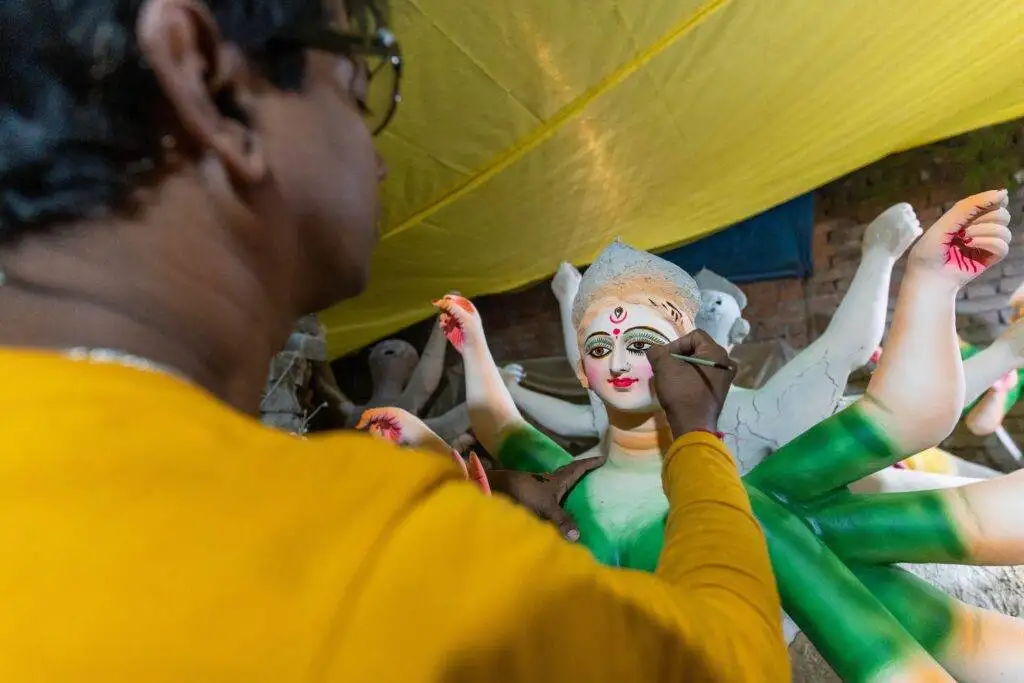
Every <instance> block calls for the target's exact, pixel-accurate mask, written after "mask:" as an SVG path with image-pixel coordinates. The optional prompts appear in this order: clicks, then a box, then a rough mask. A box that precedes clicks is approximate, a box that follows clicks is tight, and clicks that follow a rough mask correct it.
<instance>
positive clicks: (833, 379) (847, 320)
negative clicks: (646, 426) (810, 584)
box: [503, 204, 921, 472]
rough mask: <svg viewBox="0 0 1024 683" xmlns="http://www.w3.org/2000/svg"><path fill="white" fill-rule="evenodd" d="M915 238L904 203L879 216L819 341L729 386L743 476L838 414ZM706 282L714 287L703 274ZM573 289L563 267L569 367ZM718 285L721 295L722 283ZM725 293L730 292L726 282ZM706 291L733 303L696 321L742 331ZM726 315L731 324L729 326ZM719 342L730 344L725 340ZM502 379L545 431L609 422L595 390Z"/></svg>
mask: <svg viewBox="0 0 1024 683" xmlns="http://www.w3.org/2000/svg"><path fill="white" fill-rule="evenodd" d="M920 234H921V227H920V223H919V222H918V220H917V217H916V215H915V214H914V210H913V209H912V208H911V207H910V205H909V204H897V205H895V206H892V207H890V208H889V209H887V210H886V211H885V212H883V213H882V214H881V215H880V216H878V218H876V219H875V220H874V221H873V222H872V223H871V224H870V225H869V226H868V229H867V230H866V232H865V234H864V242H863V251H862V257H861V262H860V265H859V266H858V268H857V272H856V274H855V275H854V278H853V281H852V282H851V283H850V287H849V290H848V291H847V293H846V295H845V296H844V297H843V300H842V302H841V304H840V305H839V308H838V309H837V310H836V312H835V315H833V317H832V320H831V321H830V322H829V325H828V327H827V328H826V329H825V331H824V332H823V333H822V335H821V336H820V337H818V339H816V340H815V341H814V342H813V343H812V344H810V346H808V347H807V348H806V349H804V350H803V351H801V352H800V353H799V354H797V356H796V357H795V358H794V359H793V360H792V361H790V362H789V363H787V364H786V365H784V366H783V367H782V368H781V369H780V370H779V371H778V372H777V373H776V374H775V375H773V376H772V377H771V378H770V379H769V380H768V381H767V382H766V383H765V385H764V386H763V387H761V388H759V389H756V390H752V389H743V388H740V387H733V390H732V391H731V392H730V393H729V396H728V398H727V399H726V403H725V407H724V409H723V410H722V416H721V419H720V421H719V425H720V429H721V430H722V431H723V432H724V433H725V441H726V444H727V445H728V446H729V450H730V451H732V453H733V456H734V457H735V458H736V459H737V461H738V463H739V465H740V469H741V471H744V472H745V471H747V470H749V469H750V468H751V467H753V466H754V465H756V464H757V463H758V462H760V461H761V460H763V459H764V458H765V457H766V456H767V455H768V454H769V453H771V452H772V451H774V450H775V449H777V448H778V447H780V446H782V445H783V444H785V443H786V442H788V441H789V440H790V439H792V438H793V437H795V436H796V435H797V434H800V433H801V432H803V431H806V430H807V429H809V428H810V427H811V426H813V425H815V424H817V423H818V422H820V421H821V420H823V419H824V418H825V417H827V416H829V415H831V414H832V413H834V412H835V411H836V410H837V408H838V407H839V405H840V400H841V399H842V397H843V392H844V391H845V389H846V384H847V380H848V378H849V376H850V374H851V373H852V372H853V371H854V370H856V369H858V368H860V367H862V366H863V365H865V364H866V363H867V362H868V359H869V358H870V357H871V354H872V352H873V351H874V349H875V348H876V347H877V346H878V344H879V342H880V341H881V339H882V333H883V332H884V329H885V317H886V311H887V309H888V301H889V282H890V278H891V275H892V268H893V265H894V264H895V263H896V260H897V259H899V258H900V257H901V256H902V255H903V253H904V252H905V251H906V250H907V248H908V247H909V246H910V244H911V243H912V242H913V241H914V240H915V239H916V238H917V237H918V235H920ZM715 277H716V278H717V276H715ZM704 279H705V282H711V281H712V278H711V277H709V276H707V275H705V278H704ZM717 280H718V281H722V280H723V279H722V278H717ZM726 282H727V281H726ZM579 283H580V275H579V273H578V272H577V271H576V269H575V268H573V267H572V266H571V265H569V264H563V265H562V267H561V268H560V269H559V271H558V273H557V274H556V275H555V279H554V281H553V282H552V289H553V290H554V292H555V296H556V298H557V299H558V302H559V310H560V313H561V318H562V332H563V339H564V343H565V349H566V356H567V357H568V360H569V363H570V365H572V366H573V367H577V366H578V365H579V363H580V353H579V347H578V345H577V342H576V334H577V330H576V326H575V325H574V324H573V322H572V307H573V301H574V300H575V298H576V296H577V291H578V288H579ZM698 286H699V285H698ZM719 287H722V288H723V289H724V286H722V285H721V284H719ZM729 289H730V291H733V290H735V289H736V288H735V286H734V285H731V284H730V285H729ZM709 291H710V292H713V294H711V295H710V296H709V299H711V300H712V301H715V300H718V299H722V300H723V301H726V302H727V300H728V299H729V298H733V302H732V303H728V302H727V304H726V305H723V306H722V307H721V308H719V310H718V311H717V312H716V315H708V311H707V310H705V315H704V316H702V315H701V314H700V312H698V315H697V319H698V320H700V319H709V320H714V319H715V317H717V318H719V320H717V321H716V323H717V324H716V325H714V326H713V327H712V329H709V330H706V331H708V332H709V334H711V335H712V336H713V337H716V336H717V337H718V338H717V339H716V340H717V341H719V343H721V341H723V339H721V337H722V333H721V330H723V329H728V330H729V332H733V331H734V330H735V331H737V332H738V331H740V330H742V324H741V323H739V322H738V321H739V320H742V318H740V317H739V311H740V310H741V306H740V305H739V304H740V302H739V301H738V300H736V299H735V293H730V291H720V290H716V289H711V290H709ZM744 299H745V297H744ZM744 303H745V301H744ZM733 304H735V306H734V305H733ZM730 311H731V312H732V313H731V315H732V317H733V322H731V323H730V322H728V316H729V313H730ZM727 334H728V333H727ZM737 336H738V335H737ZM725 341H730V343H732V340H731V339H729V338H728V336H727V337H726V339H725ZM726 348H729V346H728V345H726ZM503 376H504V377H505V380H506V382H507V384H508V385H509V391H510V392H511V394H512V397H513V399H514V400H515V402H516V405H518V406H519V407H520V408H522V410H523V411H524V412H525V413H526V414H527V415H529V416H530V418H532V419H534V420H536V421H537V423H538V424H540V425H541V426H543V427H544V428H545V429H547V430H548V431H551V432H554V433H556V434H562V435H566V436H593V437H598V438H600V437H601V436H602V435H603V434H605V433H606V431H607V424H608V418H607V415H606V414H605V408H604V404H602V403H601V401H600V399H599V398H597V396H596V394H594V392H591V393H590V406H589V407H588V406H580V405H575V404H572V403H568V402H566V401H561V400H559V399H556V398H552V397H550V396H544V395H543V394H538V393H537V392H534V391H530V390H529V389H526V388H524V387H522V386H519V385H518V382H519V380H521V379H522V372H521V368H519V367H518V366H509V367H507V368H506V369H505V370H504V371H503Z"/></svg>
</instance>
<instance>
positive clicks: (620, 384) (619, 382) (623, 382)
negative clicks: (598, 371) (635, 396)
mask: <svg viewBox="0 0 1024 683" xmlns="http://www.w3.org/2000/svg"><path fill="white" fill-rule="evenodd" d="M639 381H640V380H638V379H637V378H635V377H612V378H611V379H610V380H608V384H611V385H612V386H613V387H615V388H616V389H629V388H630V387H631V386H633V385H634V384H636V383H637V382H639Z"/></svg>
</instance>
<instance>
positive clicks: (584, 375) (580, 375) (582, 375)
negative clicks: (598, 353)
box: [576, 358, 590, 389]
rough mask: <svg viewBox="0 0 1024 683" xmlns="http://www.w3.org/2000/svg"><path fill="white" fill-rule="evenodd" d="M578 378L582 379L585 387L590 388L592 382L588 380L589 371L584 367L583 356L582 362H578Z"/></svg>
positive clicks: (581, 381)
mask: <svg viewBox="0 0 1024 683" xmlns="http://www.w3.org/2000/svg"><path fill="white" fill-rule="evenodd" d="M576 379H578V380H579V381H580V384H582V385H583V388H584V389H589V388H590V382H588V381H587V373H586V371H585V370H584V369H583V359H582V358H581V359H580V362H579V363H577V364H576Z"/></svg>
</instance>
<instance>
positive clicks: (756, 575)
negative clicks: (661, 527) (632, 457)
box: [359, 433, 789, 683]
mask: <svg viewBox="0 0 1024 683" xmlns="http://www.w3.org/2000/svg"><path fill="white" fill-rule="evenodd" d="M663 481H664V484H665V492H666V495H667V496H668V499H669V502H670V512H669V516H668V521H667V525H666V532H665V545H664V550H663V552H662V558H661V563H660V565H659V567H658V569H657V572H656V573H654V574H646V573H642V572H635V571H622V570H617V569H612V568H609V567H604V566H601V565H599V564H597V563H596V562H595V561H594V560H593V559H592V558H591V556H590V554H589V553H588V552H587V551H586V550H585V549H584V548H581V547H576V546H573V545H570V544H567V543H565V542H564V541H563V540H562V539H561V538H559V536H558V533H557V532H556V531H555V530H554V529H553V528H551V527H549V526H548V525H545V524H542V523H540V522H538V521H537V520H536V519H534V518H533V517H532V515H530V514H529V513H527V512H526V511H525V510H523V509H521V508H518V507H516V506H513V505H511V504H509V503H507V502H506V501H502V500H500V499H497V498H493V497H492V498H490V499H488V498H485V497H483V496H480V495H479V493H478V492H477V491H475V490H473V489H472V487H468V486H465V485H461V484H456V483H451V484H447V485H445V486H442V487H440V488H438V489H435V490H434V491H433V492H432V493H430V494H429V495H428V496H427V497H426V498H425V499H423V500H422V501H421V502H420V503H419V504H418V505H417V506H416V508H415V509H414V511H413V512H412V514H411V515H410V516H409V517H408V518H406V519H405V520H404V521H403V522H402V524H401V525H399V526H398V527H396V532H395V534H394V535H393V536H392V537H391V539H390V540H389V542H388V543H387V548H386V549H385V550H384V551H383V552H382V553H381V555H380V557H379V559H378V560H376V566H377V567H378V568H379V569H378V570H377V571H376V572H375V573H374V576H373V577H372V580H371V581H370V582H369V585H368V586H367V589H368V590H369V592H368V593H364V595H363V596H362V597H361V599H360V601H359V602H360V604H364V605H367V606H368V608H369V607H370V606H374V607H373V608H374V609H378V610H379V609H381V604H385V605H387V604H401V603H402V600H401V599H400V597H399V596H401V595H403V594H406V593H408V594H411V595H417V600H418V602H420V603H424V604H426V603H429V604H430V605H434V604H436V605H437V607H438V609H436V610H432V609H422V608H421V609H409V610H403V612H402V615H401V621H402V629H403V631H404V632H406V633H409V634H416V635H415V637H414V638H412V640H411V641H410V643H409V645H408V646H407V647H403V652H402V655H403V657H405V658H408V659H409V660H410V663H409V666H410V668H414V667H415V668H418V669H420V670H426V669H429V668H431V666H434V667H436V666H437V664H436V663H434V664H433V665H431V662H433V661H434V657H436V656H438V655H437V654H436V652H431V651H430V649H429V648H426V647H425V644H426V643H429V644H430V647H431V648H433V649H434V650H437V649H441V648H443V649H444V654H443V656H442V658H443V660H444V665H443V670H444V671H445V672H446V674H447V676H448V677H449V679H450V680H488V681H494V682H495V683H505V682H511V681H523V682H527V681H529V682H531V683H532V682H534V681H541V680H544V681H548V680H550V681H554V680H563V681H590V682H593V683H603V682H608V683H621V681H655V680H694V681H696V680H700V681H711V682H716V683H717V682H721V683H773V682H775V681H787V680H789V663H788V659H787V656H786V650H785V645H784V643H783V639H782V631H781V624H780V615H781V608H780V605H779V599H778V596H777V593H776V590H775V584H774V579H773V576H772V571H771V566H770V564H769V560H768V554H767V549H766V546H765V541H764V538H763V536H762V534H761V531H760V528H759V527H758V525H757V523H756V522H755V521H754V518H753V516H752V514H751V511H750V504H749V502H748V500H747V496H746V494H745V492H744V490H743V487H742V485H741V484H740V480H739V476H738V474H737V472H736V469H735V466H734V465H733V463H732V461H731V459H730V457H729V455H728V453H727V451H726V450H725V447H724V446H723V445H722V444H721V442H720V441H718V439H716V438H715V437H713V436H711V435H709V434H702V433H692V434H688V435H686V436H684V437H682V438H681V439H679V440H678V441H677V442H676V443H675V444H674V445H673V447H672V448H671V449H670V451H669V453H668V455H667V456H666V462H665V468H664V474H663ZM378 592H380V598H381V601H382V602H378V601H377V600H376V598H377V593H378ZM442 606H443V608H442ZM420 607H423V605H420ZM370 635H371V634H363V636H360V637H369V636H370Z"/></svg>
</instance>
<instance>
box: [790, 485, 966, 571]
mask: <svg viewBox="0 0 1024 683" xmlns="http://www.w3.org/2000/svg"><path fill="white" fill-rule="evenodd" d="M807 521H808V522H809V523H810V525H811V528H813V529H815V530H816V531H817V532H818V535H819V536H820V537H821V539H822V540H823V541H825V543H826V544H827V545H828V547H829V548H831V549H832V550H833V551H834V552H835V553H836V554H837V555H839V556H840V557H843V558H844V559H846V560H848V561H851V562H859V563H871V564H890V563H893V562H916V563H928V562H934V563H945V564H959V563H969V562H970V560H969V558H968V557H967V546H966V544H965V543H964V542H963V540H962V539H961V537H960V533H959V530H958V529H957V525H956V522H955V521H954V520H953V517H952V515H951V514H950V512H949V510H948V508H947V505H946V502H945V500H944V498H943V497H942V494H941V493H940V492H939V491H914V492H910V493H879V494H869V495H857V496H846V497H844V498H843V499H842V500H839V501H837V502H834V503H831V504H827V505H823V506H820V507H818V508H817V509H812V510H810V511H809V512H808V513H807Z"/></svg>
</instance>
